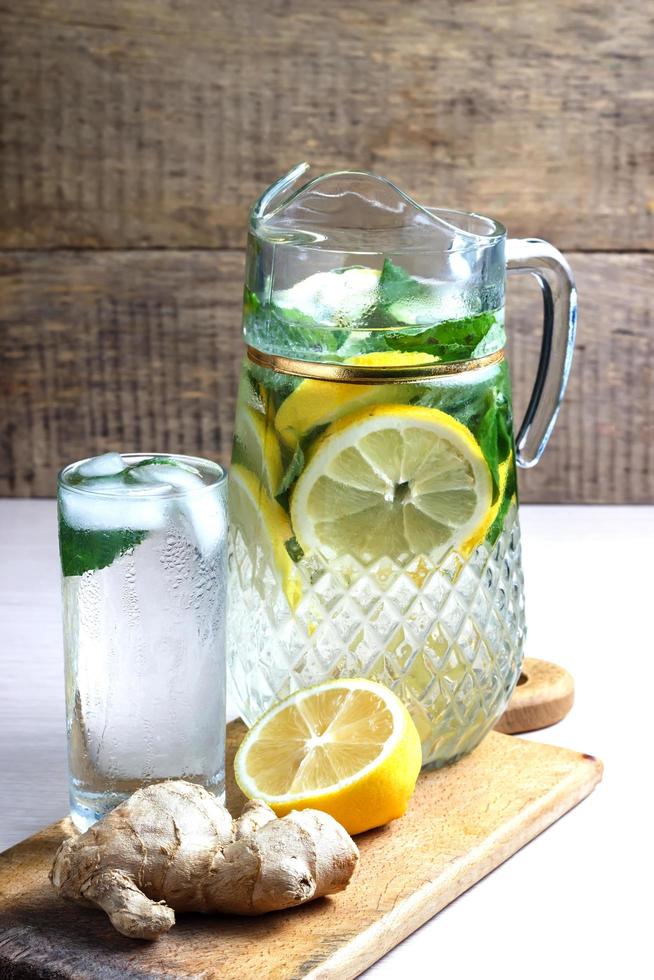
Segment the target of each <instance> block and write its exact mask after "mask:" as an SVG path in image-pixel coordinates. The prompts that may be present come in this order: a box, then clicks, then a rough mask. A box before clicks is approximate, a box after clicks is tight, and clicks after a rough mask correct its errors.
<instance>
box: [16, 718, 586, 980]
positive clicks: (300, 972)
mask: <svg viewBox="0 0 654 980" xmlns="http://www.w3.org/2000/svg"><path fill="white" fill-rule="evenodd" d="M230 729H231V737H230V748H231V751H232V752H233V750H234V747H235V743H236V742H237V741H238V738H240V737H241V735H242V730H243V728H242V726H241V725H237V724H233V725H231V726H230ZM230 768H231V767H229V766H228V771H229V769H230ZM601 775H602V766H601V763H600V762H598V761H597V760H596V759H594V758H593V757H592V756H587V755H581V754H579V753H576V752H571V751H570V750H568V749H561V748H555V747H554V746H548V745H541V744H539V743H537V742H527V741H523V740H521V739H517V738H512V737H510V736H507V735H499V734H497V733H495V732H492V733H491V734H490V735H489V736H488V737H487V738H486V739H485V740H484V742H483V743H482V745H481V746H480V747H479V748H478V749H477V750H476V751H475V752H473V753H472V755H471V756H468V757H467V758H465V759H463V760H461V761H460V762H459V763H457V764H456V765H455V766H452V767H450V768H447V769H444V770H440V771H439V772H432V773H423V774H422V775H421V777H420V779H419V780H418V786H417V789H416V793H415V795H414V797H413V800H412V802H411V806H410V808H409V811H408V813H407V814H406V816H405V817H403V818H402V819H401V820H398V821H395V822H394V823H392V824H390V825H388V826H387V827H383V828H380V829H379V830H376V831H371V832H369V833H367V834H362V835H360V836H359V837H358V838H357V843H358V845H359V847H360V850H361V864H360V868H359V870H358V872H357V874H356V875H355V877H354V879H353V881H352V883H351V884H350V886H349V887H348V889H347V890H346V891H345V892H344V893H342V894H341V895H338V896H335V897H334V898H332V899H322V900H320V901H317V902H313V903H311V904H309V905H306V906H303V907H302V908H299V909H294V910H291V911H288V912H274V913H271V914H269V915H266V916H260V917H258V918H239V917H219V916H216V917H207V918H202V917H200V916H191V915H187V916H180V917H179V919H178V923H177V925H176V926H175V927H174V929H173V930H172V931H171V932H170V933H168V935H166V936H165V937H164V938H162V939H161V940H159V941H158V942H156V943H150V944H145V943H139V942H138V941H136V940H128V939H125V938H124V937H123V936H121V935H119V934H118V933H116V932H115V930H114V929H113V928H112V926H111V925H110V924H109V922H108V920H107V918H106V917H105V916H104V915H103V914H102V913H100V912H98V911H96V910H92V909H85V908H82V907H80V906H77V905H72V904H68V903H65V902H63V901H62V900H60V899H59V898H57V897H56V896H55V895H54V892H53V890H52V889H51V887H50V885H49V882H48V880H47V874H48V871H49V869H50V866H51V864H52V858H53V855H54V852H55V850H56V848H57V846H58V844H59V842H60V841H61V840H62V838H63V837H64V836H65V835H66V834H69V833H71V832H72V828H71V825H70V823H69V821H68V820H65V821H62V822H61V823H58V824H54V825H52V826H51V827H48V828H47V829H46V830H44V831H42V832H41V833H40V834H37V835H36V836H34V837H32V838H30V839H29V840H27V841H25V842H23V843H22V844H19V845H17V846H16V847H14V848H12V849H10V850H9V851H6V852H5V854H3V855H1V856H0V976H2V977H6V978H13V980H16V978H19V977H20V978H25V980H27V978H36V977H38V978H41V980H47V978H53V980H54V978H55V977H56V978H57V980H64V978H73V977H79V976H84V977H85V978H87V980H119V978H120V980H125V978H134V980H136V978H139V980H159V978H162V980H163V978H170V977H175V978H178V980H181V978H184V977H188V978H196V977H200V976H201V977H202V978H203V980H214V978H215V980H218V978H220V980H243V978H245V977H256V976H264V977H269V976H274V977H275V978H276V980H300V978H312V980H318V978H320V980H348V978H351V977H355V976H357V975H358V974H359V973H361V972H362V971H363V970H364V969H365V968H366V967H367V966H369V965H370V964H371V963H374V962H375V961H376V960H377V959H379V958H380V957H381V956H383V955H384V953H385V952H387V951H388V950H389V949H391V948H392V947H393V946H395V945H396V944H397V943H398V942H400V940H401V939H403V938H404V937H406V936H407V935H409V934H410V933H411V932H413V931H414V930H415V929H417V928H418V927H419V926H420V925H422V923H423V922H426V921H427V920H428V919H429V918H431V917H432V916H433V915H435V914H436V913H437V912H439V911H440V910H441V909H442V908H444V907H445V906H446V905H448V904H449V903H450V902H452V901H453V900H454V899H455V898H456V897H457V896H458V895H461V894H462V893H463V892H464V891H466V890H467V889H468V888H470V887H471V886H472V885H473V884H474V883H475V882H477V881H479V880H480V878H483V877H484V876H485V875H486V874H488V873H489V872H490V871H492V870H493V868H495V867H497V866H498V865H499V864H501V863H502V862H503V861H505V860H506V859H507V858H508V857H509V856H510V855H511V854H513V853H515V851H517V850H519V848H520V847H522V846H523V845H524V844H526V843H527V842H528V841H530V840H531V839H532V838H533V837H535V836H536V835H537V834H539V833H540V832H541V831H543V830H544V829H545V828H546V827H548V826H549V825H550V824H551V823H553V822H554V821H555V820H556V819H558V818H559V817H560V816H561V815H562V814H564V813H565V812H566V811H567V810H569V809H570V808H571V807H573V806H574V805H575V804H576V803H578V802H579V801H580V800H582V799H583V798H584V797H585V796H587V795H588V794H589V793H590V792H591V791H592V789H593V787H594V786H595V785H596V784H597V783H598V781H599V780H600V779H601Z"/></svg>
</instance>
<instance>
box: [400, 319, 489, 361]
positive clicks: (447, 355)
mask: <svg viewBox="0 0 654 980" xmlns="http://www.w3.org/2000/svg"><path fill="white" fill-rule="evenodd" d="M494 324H495V314H494V313H479V314H478V315H477V316H467V317H464V318H463V319H461V320H443V322H442V323H436V324H434V325H433V326H431V327H426V328H423V329H421V330H419V331H418V332H416V331H415V330H413V329H411V330H410V331H409V330H408V329H405V330H402V331H401V332H400V331H397V332H393V333H386V334H385V335H384V338H385V340H386V343H387V344H388V346H389V347H390V348H392V349H393V350H398V351H407V352H414V351H417V352H419V353H421V354H432V355H433V356H435V357H438V358H439V359H440V360H441V361H464V360H466V359H467V358H469V357H471V356H472V353H473V351H474V350H475V348H477V347H478V346H479V344H480V343H481V342H482V340H483V339H484V338H485V337H486V335H487V333H488V332H489V330H491V328H492V327H493V325H494Z"/></svg>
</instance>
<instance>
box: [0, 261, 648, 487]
mask: <svg viewBox="0 0 654 980" xmlns="http://www.w3.org/2000/svg"><path fill="white" fill-rule="evenodd" d="M570 260H571V262H572V265H573V267H574V269H575V273H576V275H577V281H578V286H579V291H580V295H581V296H582V308H581V315H580V327H579V339H578V344H577V351H576V354H575V360H574V364H573V370H572V377H571V382H570V386H569V390H568V395H567V396H566V400H565V402H564V406H563V409H562V411H561V414H560V416H559V421H558V423H557V427H556V429H555V431H554V435H553V437H552V440H551V443H550V445H549V447H548V449H547V451H546V453H545V455H544V457H543V460H542V461H541V463H540V464H539V465H538V466H537V467H536V468H535V469H532V470H528V471H523V472H521V474H520V480H521V492H522V499H523V500H526V501H532V502H586V503H594V502H605V503H645V502H649V501H653V500H654V458H653V457H654V332H653V330H652V320H651V311H650V297H651V283H652V277H653V276H654V255H646V254H634V255H630V256H627V255H606V254H600V253H598V254H572V255H571V256H570ZM242 276H243V259H242V256H241V254H240V253H237V252H231V251H227V252H225V251H218V252H210V251H209V252H207V251H197V252H180V251H164V252H162V251H147V250H144V251H136V252H128V253H125V252H97V253H94V252H92V251H88V252H82V253H78V252H55V253H50V254H40V253H31V252H17V253H4V254H0V297H1V300H0V307H1V308H2V316H3V327H2V329H0V494H4V495H9V496H52V495H53V494H54V491H55V477H56V472H57V470H58V468H59V467H60V466H62V465H63V464H64V463H66V462H70V461H72V460H73V459H79V458H81V457H83V456H87V455H91V454H95V453H99V452H102V451H105V450H108V449H115V448H119V449H122V450H124V451H129V450H142V451H151V450H152V451H161V452H188V453H197V454H200V455H206V456H210V457H215V458H217V459H218V460H219V461H221V462H223V463H227V462H228V461H229V452H230V443H231V431H232V423H233V414H234V398H235V392H236V385H237V377H238V364H239V360H240V357H241V354H242V350H243V347H242V341H241V337H240V320H241V307H240V304H241V291H242ZM540 323H541V310H540V296H539V291H538V288H537V286H536V285H535V284H533V283H531V282H529V281H527V282H525V281H524V279H523V277H515V278H512V279H511V280H510V283H509V303H508V330H509V335H510V338H511V342H510V355H511V368H512V374H513V382H514V391H515V402H516V418H517V419H519V418H520V417H521V414H522V411H523V410H524V407H525V405H526V403H527V399H528V395H529V392H530V390H531V385H532V383H533V378H534V376H535V370H536V363H537V358H538V351H539V347H540V329H541V328H540Z"/></svg>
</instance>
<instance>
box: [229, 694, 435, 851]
mask: <svg viewBox="0 0 654 980" xmlns="http://www.w3.org/2000/svg"><path fill="white" fill-rule="evenodd" d="M421 763H422V753H421V748H420V736H419V735H418V732H417V729H416V726H415V725H414V723H413V721H412V720H411V716H410V715H409V712H408V711H407V709H406V708H405V707H404V705H403V704H402V702H401V701H400V699H399V698H398V697H397V695H395V694H393V692H392V691H390V690H389V689H388V688H387V687H384V685H383V684H379V683H377V682H375V681H369V680H364V679H360V678H351V679H346V678H342V679H340V680H333V681H325V682H324V683H322V684H316V686H315V687H309V688H305V689H304V690H302V691H296V692H295V693H294V694H291V695H290V696H289V697H287V698H286V699H285V700H284V701H281V702H280V703H279V704H277V705H275V706H274V707H273V708H271V709H270V710H269V711H268V712H267V713H266V714H265V715H263V717H261V718H260V719H259V720H258V721H257V722H256V723H255V725H254V726H253V727H252V728H251V729H250V731H249V732H248V733H247V735H246V736H245V738H244V739H243V742H242V743H241V747H240V748H239V750H238V752H237V754H236V759H235V760H234V773H235V775H236V781H237V783H238V785H239V786H240V787H241V789H242V790H243V792H244V793H245V794H246V796H249V797H251V798H257V799H262V800H265V801H266V803H268V804H269V806H271V807H272V808H273V810H274V811H275V813H277V814H278V816H283V815H284V814H285V813H289V812H290V811H291V810H302V809H305V808H306V807H315V808H316V809H318V810H323V811H325V812H326V813H330V814H331V815H332V816H333V817H334V818H335V819H336V820H338V821H339V822H340V823H342V824H343V826H344V827H345V829H346V830H347V831H348V832H349V833H350V834H359V833H361V832H362V831H364V830H369V829H370V828H371V827H378V826H380V825H382V824H385V823H388V821H389V820H394V819H395V818H397V817H401V816H402V814H403V813H404V812H405V811H406V808H407V806H408V803H409V800H410V798H411V795H412V793H413V790H414V787H415V784H416V779H417V778H418V773H419V772H420V766H421Z"/></svg>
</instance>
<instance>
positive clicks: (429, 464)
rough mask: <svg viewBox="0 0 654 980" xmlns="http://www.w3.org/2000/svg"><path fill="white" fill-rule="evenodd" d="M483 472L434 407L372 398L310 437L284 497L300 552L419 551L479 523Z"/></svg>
mask: <svg viewBox="0 0 654 980" xmlns="http://www.w3.org/2000/svg"><path fill="white" fill-rule="evenodd" d="M491 500H492V481H491V475H490V471H489V469H488V465H487V464H486V461H485V459H484V457H483V455H482V452H481V449H480V448H479V445H478V443H477V442H476V440H475V438H474V436H473V435H472V433H471V432H470V430H469V429H467V428H466V427H465V426H464V425H462V424H461V423H460V422H457V421H456V419H453V418H452V417H451V416H450V415H447V414H446V413H445V412H441V411H440V410H439V409H435V408H425V407H422V406H416V405H379V406H377V407H372V408H369V409H365V410H362V411H359V412H356V413H354V414H352V415H348V416H346V417H345V418H343V419H341V420H340V421H339V422H335V423H334V424H333V425H331V426H330V427H329V428H328V429H327V430H326V432H325V433H324V434H323V435H322V436H321V437H320V438H319V439H318V440H317V442H316V443H315V446H314V447H313V452H312V454H311V457H310V459H309V462H308V464H307V466H306V467H305V469H304V471H303V473H302V474H301V475H300V478H299V479H298V482H297V484H296V487H295V491H294V493H293V497H292V500H291V520H292V523H293V528H294V530H295V535H296V537H297V539H298V541H299V542H300V545H301V546H302V548H303V550H304V551H305V552H310V551H313V550H316V551H318V552H320V553H321V554H322V555H323V556H324V557H326V558H327V559H329V558H333V557H338V556H340V555H351V556H353V557H355V558H358V559H359V560H361V561H363V562H364V563H368V562H370V561H373V560H376V559H378V558H381V557H383V556H387V557H389V558H393V559H398V560H401V559H403V558H406V557H408V556H410V555H416V554H421V555H427V556H429V557H430V558H431V559H432V560H433V561H438V560H439V559H440V558H441V557H442V556H443V555H444V554H445V553H446V552H447V551H448V550H449V549H450V548H456V547H457V546H458V545H460V544H462V543H463V542H468V541H471V540H474V538H475V536H478V535H479V534H480V533H482V532H483V529H484V528H485V527H488V526H489V525H488V524H487V522H488V517H489V512H490V510H491Z"/></svg>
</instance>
